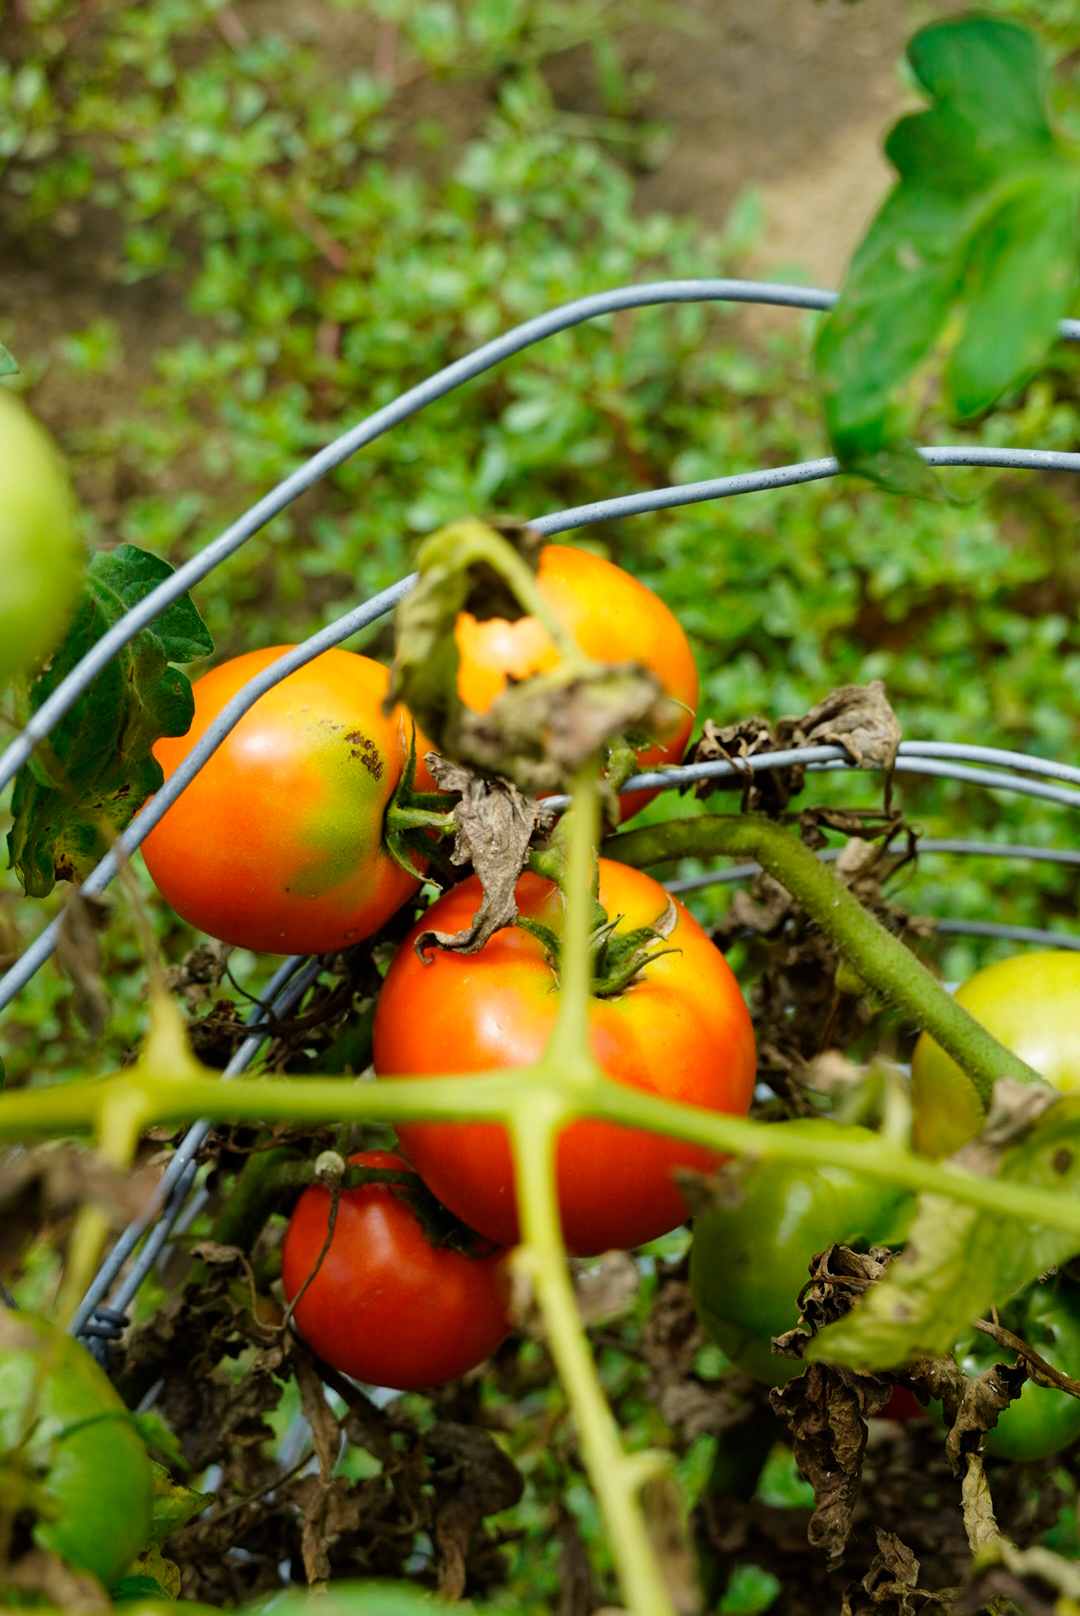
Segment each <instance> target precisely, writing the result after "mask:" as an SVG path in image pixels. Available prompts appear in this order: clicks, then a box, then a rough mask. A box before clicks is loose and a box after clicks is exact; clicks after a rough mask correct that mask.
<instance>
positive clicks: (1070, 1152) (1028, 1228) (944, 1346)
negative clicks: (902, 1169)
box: [806, 1098, 1080, 1370]
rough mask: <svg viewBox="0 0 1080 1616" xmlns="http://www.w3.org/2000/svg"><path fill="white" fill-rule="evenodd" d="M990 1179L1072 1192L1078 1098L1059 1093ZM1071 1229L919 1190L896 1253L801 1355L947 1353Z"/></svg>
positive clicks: (1076, 1171) (883, 1358)
mask: <svg viewBox="0 0 1080 1616" xmlns="http://www.w3.org/2000/svg"><path fill="white" fill-rule="evenodd" d="M997 1176H998V1178H999V1179H1008V1180H1011V1181H1012V1182H1014V1183H1023V1184H1031V1185H1035V1186H1037V1187H1038V1188H1040V1189H1052V1190H1053V1191H1054V1192H1055V1193H1056V1194H1059V1195H1070V1196H1075V1195H1076V1194H1077V1193H1078V1192H1080V1098H1068V1099H1062V1100H1059V1101H1058V1102H1057V1103H1056V1104H1055V1105H1054V1106H1052V1107H1051V1109H1050V1110H1048V1111H1047V1112H1045V1114H1044V1116H1043V1117H1042V1118H1041V1120H1040V1121H1039V1122H1038V1123H1037V1124H1036V1126H1035V1127H1033V1128H1032V1129H1031V1131H1030V1132H1029V1133H1028V1134H1027V1135H1026V1136H1025V1138H1024V1139H1023V1140H1022V1141H1021V1142H1020V1143H1019V1144H1017V1145H1014V1146H1013V1147H1012V1148H1011V1149H1010V1150H1009V1151H1008V1152H1007V1153H1006V1154H1005V1156H1004V1158H1003V1159H1002V1162H1001V1165H1000V1168H999V1171H998V1175H997ZM1078 1250H1080V1236H1077V1235H1070V1234H1066V1233H1064V1232H1063V1231H1062V1230H1060V1229H1047V1228H1043V1227H1040V1226H1039V1225H1037V1224H1027V1223H1019V1222H1018V1221H1017V1220H1016V1219H1015V1218H1011V1217H998V1216H996V1215H995V1214H994V1213H992V1212H983V1211H980V1210H979V1209H978V1208H976V1207H969V1206H964V1205H962V1204H961V1203H960V1202H958V1201H953V1200H950V1199H948V1198H947V1197H945V1196H938V1195H925V1196H920V1198H919V1202H918V1206H917V1210H916V1213H915V1219H914V1221H913V1223H912V1225H911V1227H910V1229H909V1231H908V1235H907V1245H906V1247H905V1250H904V1252H903V1254H902V1256H900V1257H898V1258H897V1260H896V1261H895V1262H894V1263H893V1264H892V1265H891V1266H890V1268H889V1269H888V1271H887V1273H886V1274H885V1277H884V1278H883V1279H882V1280H880V1281H879V1282H878V1283H877V1284H876V1285H874V1286H872V1287H871V1289H870V1290H868V1291H867V1292H866V1294H865V1295H864V1296H863V1297H862V1298H861V1299H860V1300H859V1301H858V1302H857V1303H856V1304H855V1306H854V1307H853V1308H852V1309H851V1312H850V1313H848V1314H846V1315H845V1316H844V1318H842V1319H840V1320H838V1321H837V1322H836V1323H835V1324H830V1325H828V1326H827V1327H826V1328H825V1329H824V1330H822V1331H821V1332H820V1333H819V1334H818V1335H817V1336H815V1338H814V1340H813V1341H812V1342H811V1344H810V1345H809V1346H808V1347H807V1350H806V1357H807V1358H808V1359H821V1360H822V1361H824V1362H826V1363H833V1364H842V1365H844V1366H846V1367H848V1368H855V1369H864V1370H874V1369H892V1368H895V1367H896V1366H897V1365H899V1364H902V1363H905V1362H907V1361H908V1360H910V1359H911V1358H914V1357H917V1356H921V1355H922V1354H935V1353H942V1352H948V1351H949V1350H950V1349H951V1347H952V1346H953V1344H954V1343H955V1342H956V1341H957V1340H958V1338H959V1337H960V1336H961V1335H963V1333H964V1332H965V1330H967V1329H968V1328H969V1326H970V1325H971V1323H972V1320H974V1319H976V1318H979V1317H980V1316H981V1315H983V1314H984V1313H985V1312H986V1310H987V1308H988V1307H989V1306H990V1305H991V1304H995V1305H997V1306H1002V1305H1003V1304H1004V1303H1005V1302H1007V1301H1008V1300H1009V1298H1010V1297H1011V1296H1015V1295H1016V1293H1017V1291H1019V1290H1021V1289H1023V1287H1024V1286H1025V1285H1027V1284H1028V1283H1029V1282H1030V1281H1031V1280H1033V1279H1035V1278H1037V1277H1038V1275H1039V1274H1042V1273H1045V1272H1046V1270H1047V1269H1050V1268H1056V1267H1058V1266H1059V1265H1060V1264H1061V1263H1064V1262H1067V1261H1068V1260H1069V1259H1070V1258H1071V1257H1073V1256H1075V1255H1076V1253H1077V1251H1078Z"/></svg>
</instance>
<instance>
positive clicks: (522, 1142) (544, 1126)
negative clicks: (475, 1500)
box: [511, 887, 672, 1616]
mask: <svg viewBox="0 0 1080 1616" xmlns="http://www.w3.org/2000/svg"><path fill="white" fill-rule="evenodd" d="M577 890H578V889H577V888H576V887H572V888H571V892H575V891H577ZM585 890H586V891H587V888H586V889H585ZM567 1116H568V1112H567V1110H566V1108H565V1105H564V1103H563V1102H562V1101H561V1100H560V1099H559V1098H558V1097H557V1096H556V1095H554V1094H539V1093H538V1094H535V1095H532V1096H530V1097H529V1099H528V1101H527V1102H526V1103H525V1104H523V1105H519V1106H518V1107H517V1108H516V1110H515V1112H514V1117H513V1122H512V1127H511V1138H512V1141H513V1148H514V1164H515V1173H516V1185H517V1200H518V1206H519V1208H520V1216H521V1230H522V1236H523V1240H524V1246H523V1249H522V1250H521V1252H520V1253H519V1255H518V1258H517V1261H518V1262H519V1263H520V1264H521V1266H522V1267H524V1269H525V1271H526V1273H527V1274H528V1276H529V1278H530V1279H531V1281H532V1285H533V1289H534V1291H535V1293H536V1299H537V1301H538V1303H539V1305H540V1309H541V1312H542V1314H543V1317H544V1325H545V1327H546V1330H547V1338H548V1345H549V1347H550V1349H551V1356H552V1358H553V1359H554V1361H555V1367H556V1369H557V1371H558V1373H559V1378H560V1380H561V1381H562V1384H563V1387H564V1388H565V1391H566V1396H567V1400H568V1402H569V1404H570V1408H571V1410H572V1412H573V1415H574V1419H575V1421H576V1423H577V1430H578V1439H579V1441H580V1443H581V1453H582V1457H583V1458H584V1460H585V1463H586V1466H587V1467H588V1471H589V1476H590V1478H591V1480H592V1485H593V1489H594V1491H595V1493H596V1497H597V1501H598V1503H599V1505H600V1508H601V1510H602V1512H603V1515H604V1519H605V1522H606V1524H607V1529H608V1534H609V1540H610V1542H611V1544H612V1545H613V1549H614V1554H615V1561H616V1566H617V1569H618V1574H619V1580H620V1583H621V1585H622V1594H623V1599H624V1601H625V1604H626V1608H627V1610H629V1611H630V1612H632V1613H633V1616H672V1605H671V1601H670V1598H669V1595H668V1591H667V1588H666V1587H665V1585H664V1579H663V1574H662V1572H661V1569H660V1566H659V1563H658V1562H657V1559H656V1556H655V1554H654V1552H653V1548H652V1544H651V1542H650V1541H649V1533H648V1528H647V1526H646V1522H645V1517H644V1515H643V1513H642V1509H641V1504H640V1501H639V1498H638V1489H639V1487H640V1485H641V1483H642V1481H643V1480H645V1479H646V1474H647V1473H649V1472H651V1473H652V1474H657V1473H660V1472H661V1471H662V1469H663V1468H664V1461H663V1460H662V1458H661V1457H660V1456H659V1455H657V1456H656V1457H655V1458H652V1456H646V1455H644V1454H635V1455H634V1456H633V1457H628V1456H627V1454H626V1453H625V1452H624V1451H623V1446H622V1441H621V1438H620V1435H619V1428H618V1426H617V1424H616V1423H615V1417H614V1415H613V1414H612V1412H611V1408H610V1406H609V1404H608V1401H607V1399H606V1397H605V1396H604V1392H603V1388H602V1387H601V1385H600V1382H599V1380H598V1378H597V1374H596V1366H595V1364H594V1362H593V1358H592V1353H591V1352H590V1350H589V1345H588V1341H587V1340H586V1337H585V1334H584V1332H583V1330H582V1328H581V1319H580V1317H579V1314H578V1309H577V1302H576V1300H575V1298H574V1288H573V1285H572V1283H571V1280H570V1274H569V1270H568V1268H567V1263H566V1248H565V1247H564V1245H563V1242H562V1236H561V1233H560V1230H559V1207H558V1199H557V1196H556V1189H555V1145H556V1140H557V1137H558V1131H559V1128H560V1126H561V1125H562V1123H563V1122H565V1121H566V1120H567ZM648 1461H651V1462H648Z"/></svg>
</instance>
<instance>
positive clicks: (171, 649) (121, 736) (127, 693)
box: [8, 544, 214, 897]
mask: <svg viewBox="0 0 1080 1616" xmlns="http://www.w3.org/2000/svg"><path fill="white" fill-rule="evenodd" d="M172 571H173V569H172V568H171V567H170V566H169V564H168V563H167V562H165V561H162V560H160V559H159V557H157V556H154V555H150V554H149V553H148V552H146V551H145V550H138V549H136V548H135V546H134V545H130V544H123V545H120V546H119V548H118V549H116V550H109V551H99V553H98V554H97V555H96V556H95V557H94V558H93V560H92V561H91V563H90V566H89V568H88V570H87V575H86V581H85V584H84V588H83V595H82V599H81V600H80V601H79V604H78V606H77V607H76V610H75V614H74V616H73V618H72V621H71V624H70V627H69V628H68V631H67V633H66V635H65V636H64V639H63V641H62V643H61V645H60V648H59V649H58V650H57V651H56V653H55V654H54V656H53V657H52V658H51V660H50V662H49V665H48V667H47V668H46V669H45V671H44V673H42V674H41V675H40V677H39V678H37V679H36V680H35V681H34V683H33V685H32V686H31V689H30V706H31V709H32V710H34V711H36V710H37V709H38V708H39V707H40V706H41V705H42V703H43V702H44V701H45V700H46V699H47V697H49V696H50V695H51V694H52V692H53V691H54V690H55V689H56V687H57V686H58V685H59V684H60V683H61V681H62V680H63V679H64V678H65V677H66V675H67V674H68V673H70V672H71V669H72V668H73V667H74V666H75V664H76V663H77V662H78V661H79V660H80V659H81V658H82V657H83V656H84V655H85V654H86V652H87V651H88V650H89V649H90V648H91V647H92V646H93V645H95V644H96V643H97V642H98V640H100V639H101V637H102V635H103V634H105V633H106V632H107V630H108V629H110V628H111V627H112V626H113V624H114V623H116V622H117V621H118V620H119V619H120V618H121V617H122V616H123V615H124V614H125V612H127V611H130V609H131V608H132V607H133V606H135V605H137V604H138V603H139V601H141V600H142V599H144V597H145V596H146V595H148V594H149V593H150V592H151V590H152V589H154V588H156V587H157V585H158V584H160V583H162V582H163V580H164V579H166V578H168V577H170V576H171V575H172ZM213 648H214V646H213V641H212V640H211V639H210V636H209V635H208V634H207V632H206V628H205V626H204V624H203V622H202V619H201V618H200V617H199V614H198V612H197V611H196V610H195V608H194V606H193V605H192V604H191V601H190V600H189V599H188V597H187V596H186V595H185V596H182V597H181V598H180V599H179V600H177V601H174V602H173V604H172V605H171V606H169V607H167V608H166V610H165V611H164V612H162V614H161V615H160V616H159V617H157V618H155V620H154V622H153V624H152V625H151V626H149V627H147V628H144V629H141V630H140V631H139V633H138V634H136V635H135V637H134V638H133V639H132V640H130V641H129V642H128V644H127V645H126V646H125V647H124V648H123V650H121V651H120V652H119V653H118V654H117V655H116V656H115V657H113V659H112V660H111V661H110V662H109V663H108V665H107V666H106V667H104V668H103V669H102V670H101V672H100V673H99V674H98V675H97V676H96V677H95V678H94V679H93V680H92V682H91V683H90V685H89V687H88V688H87V689H86V690H85V691H84V692H83V694H82V695H81V696H79V697H78V698H77V700H76V701H75V702H73V704H72V705H71V707H70V708H69V709H68V711H67V713H66V714H65V715H64V716H63V717H62V718H61V719H60V721H59V723H58V724H57V725H56V726H55V727H54V729H53V730H52V733H51V735H50V736H49V739H48V740H47V741H46V742H43V743H42V744H41V745H39V746H38V747H37V749H36V750H35V751H34V753H33V755H32V756H31V758H30V761H29V762H28V763H27V764H26V765H25V766H24V767H23V768H22V769H21V770H20V772H19V774H18V776H17V778H16V781H15V787H14V791H13V793H12V805H11V806H12V815H13V818H14V824H13V827H12V829H11V831H10V832H9V834H8V853H9V856H10V860H11V863H12V865H13V866H14V868H15V869H16V870H17V871H18V874H19V876H20V879H21V880H22V883H23V886H24V888H25V890H26V892H27V893H29V894H30V895H31V896H33V897H47V896H48V894H49V893H50V892H51V891H52V888H53V884H54V882H55V881H56V880H57V879H61V880H68V881H73V880H78V879H80V878H82V877H83V876H85V875H86V874H88V872H89V871H90V870H91V869H92V868H93V865H94V864H95V863H96V861H97V860H98V859H99V858H100V857H101V856H102V855H103V854H104V853H105V852H106V851H107V850H108V847H109V846H110V844H111V841H112V839H113V837H114V836H115V835H116V834H117V833H118V832H119V831H121V830H123V828H124V826H125V825H126V824H127V823H128V821H129V820H130V818H131V817H132V815H133V814H134V813H136V812H137V811H138V809H139V808H140V807H141V806H142V804H143V803H144V802H145V800H146V798H147V797H148V796H150V794H151V793H152V792H153V791H156V790H157V788H158V786H160V784H161V782H162V780H163V779H164V775H163V773H162V770H161V765H160V764H159V763H158V762H157V761H156V759H155V758H154V756H153V754H152V753H151V751H150V748H151V746H152V745H153V743H154V742H155V741H156V740H158V739H159V738H160V737H161V736H162V735H183V734H185V733H186V731H187V730H188V728H189V727H190V724H191V720H192V717H193V716H194V712H195V703H194V698H193V696H192V693H191V683H190V681H189V680H188V678H187V677H186V675H185V674H183V673H181V672H180V669H179V668H178V667H176V666H174V664H176V663H187V662H194V661H196V660H197V659H198V658H200V657H205V656H209V654H210V652H211V651H212V650H213Z"/></svg>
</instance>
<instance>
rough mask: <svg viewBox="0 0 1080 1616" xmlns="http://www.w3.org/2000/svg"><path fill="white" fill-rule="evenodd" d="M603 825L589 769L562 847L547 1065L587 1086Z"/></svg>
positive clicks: (591, 1068) (580, 779)
mask: <svg viewBox="0 0 1080 1616" xmlns="http://www.w3.org/2000/svg"><path fill="white" fill-rule="evenodd" d="M599 820H600V803H599V793H598V791H597V777H596V769H595V768H594V767H593V766H592V765H591V764H586V766H585V768H583V769H582V770H581V772H580V773H579V774H578V776H577V778H576V779H575V781H574V785H573V799H572V806H571V808H570V812H569V814H568V816H567V824H566V831H565V841H564V843H563V848H564V853H565V867H564V873H563V882H562V887H563V892H564V895H565V904H566V911H565V915H564V918H563V929H562V936H561V939H560V948H559V1011H558V1016H557V1018H556V1021H555V1028H554V1031H553V1032H552V1035H551V1042H550V1044H549V1046H548V1050H547V1059H548V1060H550V1061H552V1062H553V1063H554V1065H555V1068H556V1070H557V1071H559V1072H561V1073H562V1074H563V1076H564V1077H565V1078H566V1079H569V1078H570V1077H572V1076H578V1075H583V1076H584V1077H585V1078H586V1080H588V1079H591V1078H592V1076H593V1075H594V1072H595V1065H594V1063H593V1061H592V1060H591V1058H590V1056H589V1004H590V998H591V993H590V990H591V987H592V975H593V954H592V928H593V922H594V910H595V899H594V897H593V892H594V888H595V875H596V837H597V830H598V828H599Z"/></svg>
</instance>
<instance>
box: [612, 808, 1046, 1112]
mask: <svg viewBox="0 0 1080 1616" xmlns="http://www.w3.org/2000/svg"><path fill="white" fill-rule="evenodd" d="M604 851H605V853H606V854H607V855H608V856H610V857H611V858H614V859H621V860H622V862H623V863H624V864H634V865H639V866H640V865H649V864H662V863H664V862H666V861H668V860H670V859H677V858H684V857H688V856H696V857H699V858H702V857H708V856H710V855H712V854H716V853H724V854H728V855H729V856H731V857H733V858H752V859H756V860H757V862H758V863H759V864H760V865H761V867H762V869H763V870H767V871H768V873H769V874H770V875H771V876H773V877H774V878H775V879H776V880H777V881H779V882H780V884H781V886H783V887H785V888H786V889H787V891H788V892H790V893H791V895H792V897H793V898H797V899H798V901H799V903H801V904H802V906H803V908H804V909H805V910H806V912H807V913H808V914H809V915H811V916H812V917H813V918H814V920H816V921H817V923H818V925H819V926H820V927H821V929H822V931H824V932H826V933H827V934H828V936H829V937H830V938H831V939H832V941H833V942H834V943H835V944H836V947H837V949H838V950H839V952H840V953H841V954H842V955H843V957H844V959H845V960H847V962H848V964H849V965H851V966H852V967H853V968H854V970H855V971H857V973H858V974H859V976H860V977H861V978H862V980H863V981H864V982H865V983H866V984H867V986H868V987H870V988H873V989H874V991H875V992H876V993H878V994H880V995H881V996H882V997H883V998H884V999H887V1000H888V1001H889V1002H890V1003H892V1004H895V1005H898V1006H899V1008H900V1009H901V1010H903V1011H904V1012H905V1013H906V1014H907V1015H908V1016H909V1017H910V1018H911V1020H912V1021H913V1022H914V1023H915V1025H916V1026H917V1027H921V1028H925V1029H926V1030H927V1032H929V1033H930V1034H931V1035H932V1036H933V1037H934V1038H936V1039H937V1041H938V1043H939V1044H940V1045H941V1047H942V1048H943V1049H945V1050H947V1051H948V1052H949V1054H950V1055H951V1056H952V1057H953V1059H954V1060H955V1061H957V1062H958V1063H959V1065H960V1066H961V1067H962V1068H963V1070H964V1071H965V1072H966V1073H967V1075H968V1076H969V1077H970V1079H971V1082H972V1084H973V1086H974V1088H975V1091H976V1093H977V1094H978V1096H979V1101H980V1104H981V1105H982V1107H983V1109H984V1110H985V1109H986V1107H987V1105H988V1103H989V1099H990V1094H991V1091H992V1089H993V1086H994V1084H995V1083H996V1082H997V1080H998V1078H1001V1077H1011V1078H1014V1079H1016V1080H1017V1081H1018V1082H1023V1083H1041V1082H1042V1078H1041V1077H1040V1076H1039V1074H1038V1073H1037V1072H1035V1071H1033V1070H1032V1069H1031V1067H1030V1066H1028V1065H1027V1064H1026V1063H1025V1062H1024V1061H1022V1060H1021V1059H1020V1058H1019V1056H1017V1055H1014V1054H1013V1053H1012V1051H1011V1050H1009V1049H1006V1048H1005V1047H1004V1045H1003V1044H999V1043H998V1041H997V1039H996V1038H993V1037H991V1035H990V1033H988V1032H987V1031H986V1028H985V1027H982V1026H980V1025H979V1023H978V1022H977V1021H975V1020H974V1019H973V1018H972V1017H971V1016H969V1015H968V1013H967V1011H966V1010H964V1009H963V1008H962V1007H961V1006H960V1005H958V1004H957V1003H956V1001H955V1000H954V999H953V998H952V996H951V994H949V993H946V991H945V989H944V988H943V987H942V986H941V984H940V982H938V981H936V980H935V978H934V977H933V976H932V975H931V973H930V972H929V971H928V970H927V969H926V966H925V965H923V964H922V962H921V960H918V959H916V957H915V955H914V954H913V953H912V952H911V950H910V949H909V948H905V946H904V944H903V943H901V942H900V941H898V939H897V938H895V937H893V936H892V934H891V933H890V932H887V931H886V930H885V928H884V926H882V925H881V924H880V923H879V922H878V921H877V920H875V918H874V916H873V915H872V914H870V913H869V911H868V910H866V909H864V908H863V906H862V904H861V903H860V902H859V901H858V899H857V898H855V897H854V896H853V895H852V894H851V892H849V891H848V889H847V887H845V886H844V884H843V883H842V882H841V881H838V880H837V878H836V876H835V875H834V874H833V873H832V871H831V870H830V869H829V867H828V866H827V865H825V864H823V863H822V862H821V860H820V859H818V858H815V856H814V854H813V853H812V852H811V851H810V849H809V848H808V847H805V846H804V845H803V843H802V842H800V841H799V840H798V839H797V838H796V837H794V836H792V835H791V834H790V832H788V831H786V830H784V829H783V828H782V827H781V826H779V825H775V824H773V823H772V822H771V821H770V820H767V819H759V818H756V817H755V816H753V815H742V816H740V817H738V818H736V817H735V816H734V815H726V814H725V815H715V816H709V817H707V818H703V819H675V820H670V821H669V822H668V823H667V824H664V825H649V826H646V827H643V828H642V829H641V830H631V831H624V832H623V833H622V834H621V835H619V836H615V837H613V838H612V839H611V840H610V841H609V842H608V843H606V845H605V849H604Z"/></svg>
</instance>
